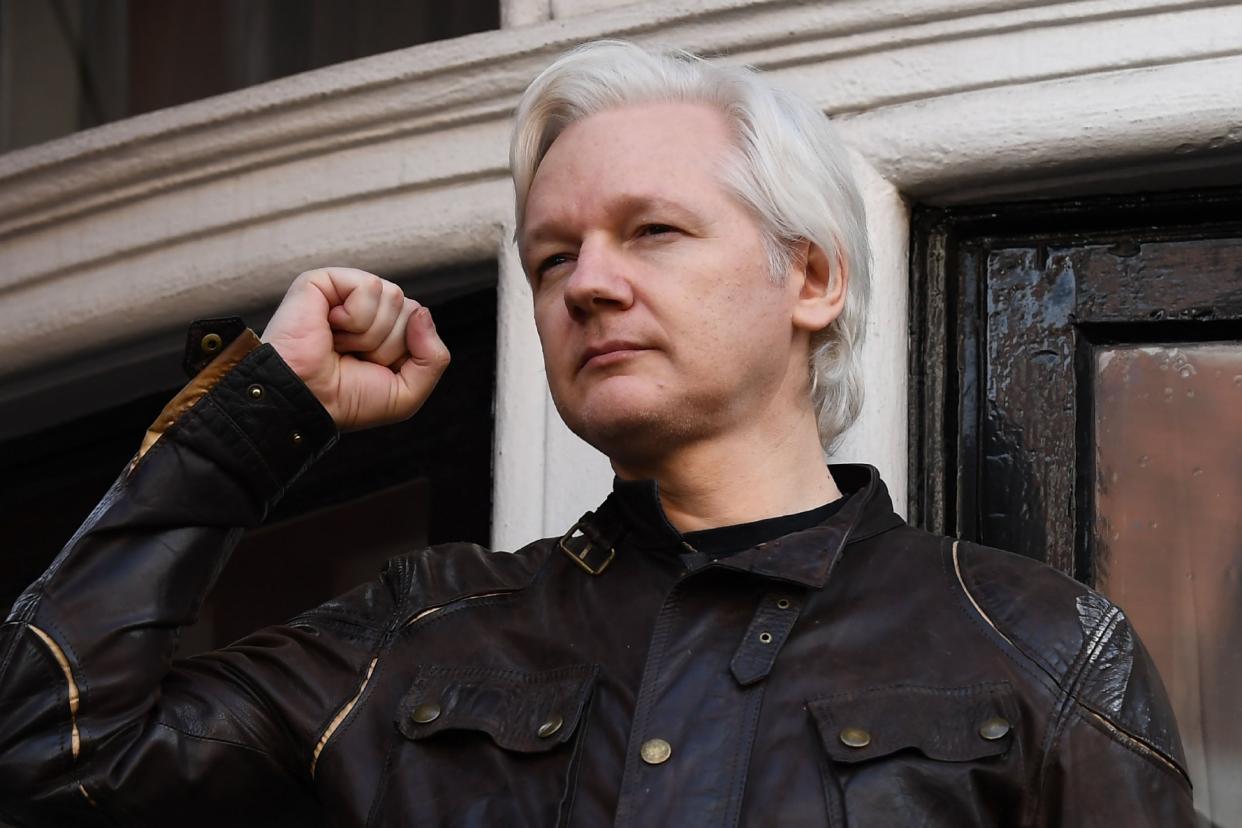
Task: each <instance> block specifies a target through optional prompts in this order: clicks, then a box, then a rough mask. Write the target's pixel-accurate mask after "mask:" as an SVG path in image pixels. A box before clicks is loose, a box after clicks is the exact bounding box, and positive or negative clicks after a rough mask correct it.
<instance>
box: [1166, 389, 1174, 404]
mask: <svg viewBox="0 0 1242 828" xmlns="http://www.w3.org/2000/svg"><path fill="white" fill-rule="evenodd" d="M1172 399H1173V389H1172V388H1165V389H1164V401H1165V402H1169V401H1170V400H1172Z"/></svg>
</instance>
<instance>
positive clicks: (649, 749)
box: [639, 739, 673, 765]
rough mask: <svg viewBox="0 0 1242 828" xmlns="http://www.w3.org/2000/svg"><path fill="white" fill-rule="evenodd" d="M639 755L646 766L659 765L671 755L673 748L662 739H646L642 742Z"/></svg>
mask: <svg viewBox="0 0 1242 828" xmlns="http://www.w3.org/2000/svg"><path fill="white" fill-rule="evenodd" d="M639 755H640V756H641V757H642V758H643V761H644V762H646V763H647V764H648V765H661V764H663V763H665V762H667V761H668V757H670V756H672V755H673V746H672V745H670V744H669V743H668V742H666V741H664V740H663V739H648V740H647V741H645V742H643V746H642V749H641V750H640V751H639Z"/></svg>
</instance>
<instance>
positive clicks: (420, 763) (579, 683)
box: [378, 665, 598, 826]
mask: <svg viewBox="0 0 1242 828" xmlns="http://www.w3.org/2000/svg"><path fill="white" fill-rule="evenodd" d="M597 672H598V669H597V668H596V667H595V666H593V665H579V666H574V667H566V668H563V669H558V670H550V671H539V672H527V671H518V670H504V669H495V668H488V667H457V666H453V667H448V666H424V667H422V668H420V669H419V671H418V673H417V674H416V676H415V679H414V683H413V685H412V686H411V687H410V689H409V691H408V692H407V693H406V694H405V696H404V697H403V698H402V700H401V703H400V705H399V706H398V710H397V718H396V726H397V730H398V731H399V732H400V734H401V737H402V738H401V739H400V741H399V743H398V745H397V746H396V748H395V749H394V750H395V755H394V756H393V757H391V758H390V760H389V761H390V764H391V765H393V767H392V768H391V773H390V774H389V777H390V780H391V781H390V782H389V784H388V789H387V790H386V791H385V793H384V795H383V796H382V797H381V798H382V799H383V800H384V802H383V805H382V807H381V808H379V809H378V812H380V813H383V814H384V818H385V819H393V820H395V822H394V823H393V824H400V825H436V826H441V825H453V826H475V825H478V826H484V825H486V826H492V825H505V826H525V825H538V826H552V825H561V824H564V822H565V821H566V820H567V819H568V816H569V811H570V808H571V807H572V802H573V791H574V788H575V777H576V776H577V764H578V762H577V758H578V757H577V754H578V748H579V745H580V743H581V737H582V732H583V731H584V729H585V725H584V720H585V718H586V714H587V709H588V707H589V704H590V698H591V693H592V691H593V689H594V686H595V680H596V675H597Z"/></svg>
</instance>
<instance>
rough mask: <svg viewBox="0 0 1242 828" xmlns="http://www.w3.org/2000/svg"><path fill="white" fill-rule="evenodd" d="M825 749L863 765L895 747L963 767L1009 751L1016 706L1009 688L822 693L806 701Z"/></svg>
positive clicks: (842, 759)
mask: <svg viewBox="0 0 1242 828" xmlns="http://www.w3.org/2000/svg"><path fill="white" fill-rule="evenodd" d="M807 709H808V710H810V712H811V716H812V717H813V718H814V719H815V724H816V727H817V728H818V729H819V736H820V739H821V740H822V741H823V744H824V750H826V751H827V752H828V754H829V755H830V756H831V757H832V758H833V759H835V760H836V761H838V762H864V761H866V760H868V759H874V758H876V757H879V756H884V755H887V754H890V753H896V752H897V751H900V750H907V749H909V750H916V751H918V752H919V753H922V754H923V755H924V756H926V757H928V758H930V759H938V760H941V761H946V762H967V761H970V760H972V759H982V758H984V757H986V756H996V755H999V754H1002V753H1004V752H1005V751H1006V750H1008V749H1009V745H1010V743H1011V742H1012V741H1013V738H1014V735H1013V734H1014V730H1015V729H1016V727H1017V725H1018V708H1017V704H1016V703H1015V701H1014V699H1013V693H1012V691H1011V690H1010V687H1009V685H1008V684H1004V683H1001V684H979V685H972V686H969V687H917V686H910V685H900V686H894V687H881V688H875V689H872V690H861V691H854V692H850V693H841V694H838V695H834V696H825V697H821V698H818V699H813V700H811V701H809V702H808V703H807Z"/></svg>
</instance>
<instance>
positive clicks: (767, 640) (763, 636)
mask: <svg viewBox="0 0 1242 828" xmlns="http://www.w3.org/2000/svg"><path fill="white" fill-rule="evenodd" d="M759 640H760V641H762V642H763V643H764V644H771V643H772V633H770V632H762V633H759Z"/></svg>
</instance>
